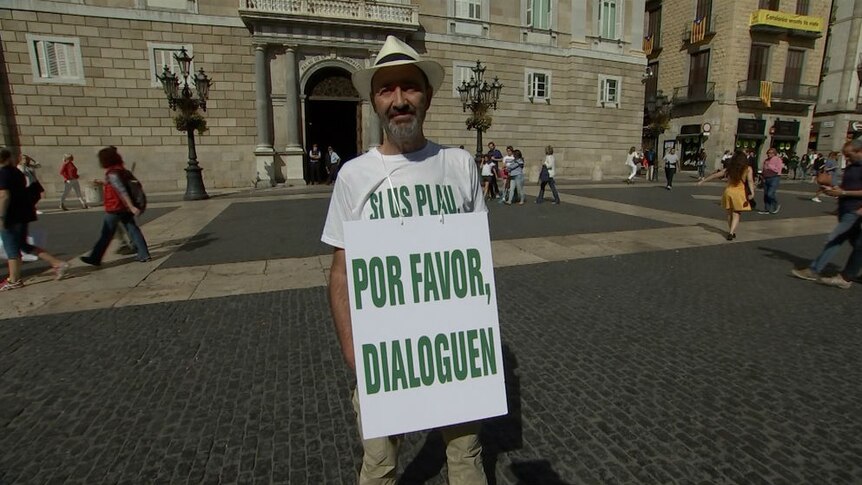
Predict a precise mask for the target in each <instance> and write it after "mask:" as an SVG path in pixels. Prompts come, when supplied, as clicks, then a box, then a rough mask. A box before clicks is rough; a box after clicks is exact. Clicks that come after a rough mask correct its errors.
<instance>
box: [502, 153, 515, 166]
mask: <svg viewBox="0 0 862 485" xmlns="http://www.w3.org/2000/svg"><path fill="white" fill-rule="evenodd" d="M514 161H515V156H514V155H503V166H504V167H508V166H509V165H510V164H511V163H512V162H514Z"/></svg>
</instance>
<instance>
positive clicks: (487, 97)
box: [457, 61, 503, 157]
mask: <svg viewBox="0 0 862 485" xmlns="http://www.w3.org/2000/svg"><path fill="white" fill-rule="evenodd" d="M470 70H471V71H473V76H471V77H470V80H469V81H462V82H461V85H460V86H458V88H457V90H458V95H459V96H460V97H461V109H463V111H464V112H465V113H466V112H467V109H469V110H470V112H471V113H472V114H471V115H470V117H469V118H467V121H466V124H467V129H468V130H473V129H475V130H476V156H477V157H479V156H481V154H482V133H484V132H486V131H488V129H489V128H491V116H489V115H488V109H489V108H493V109H495V110H496V109H497V101H498V100H499V99H500V91H501V90H502V89H503V85H502V84H501V83H500V80H499V79H498V78H497V77H496V76H495V77H494V82H492V83H491V84H488V81H485V80H484V77H485V67H484V66H482V63H481V62H480V61H476V66H475V67H472V68H470Z"/></svg>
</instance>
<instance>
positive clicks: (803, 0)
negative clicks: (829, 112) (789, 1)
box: [796, 0, 811, 15]
mask: <svg viewBox="0 0 862 485" xmlns="http://www.w3.org/2000/svg"><path fill="white" fill-rule="evenodd" d="M809 11H811V2H810V1H809V0H799V1H797V2H796V15H808V12H809Z"/></svg>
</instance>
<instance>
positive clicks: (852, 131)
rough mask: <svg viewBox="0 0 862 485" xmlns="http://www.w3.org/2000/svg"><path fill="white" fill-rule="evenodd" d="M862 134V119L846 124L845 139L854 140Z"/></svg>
mask: <svg viewBox="0 0 862 485" xmlns="http://www.w3.org/2000/svg"><path fill="white" fill-rule="evenodd" d="M860 136H862V121H851V122H850V123H848V124H847V141H852V140H855V139H856V138H859V137H860Z"/></svg>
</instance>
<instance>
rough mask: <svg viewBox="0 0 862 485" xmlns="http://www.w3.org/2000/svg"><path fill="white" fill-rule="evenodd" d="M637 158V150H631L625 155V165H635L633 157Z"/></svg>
mask: <svg viewBox="0 0 862 485" xmlns="http://www.w3.org/2000/svg"><path fill="white" fill-rule="evenodd" d="M636 158H638V152H631V153H629V154H628V155H626V165H628V166H630V167H633V166H635V159H636Z"/></svg>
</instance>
